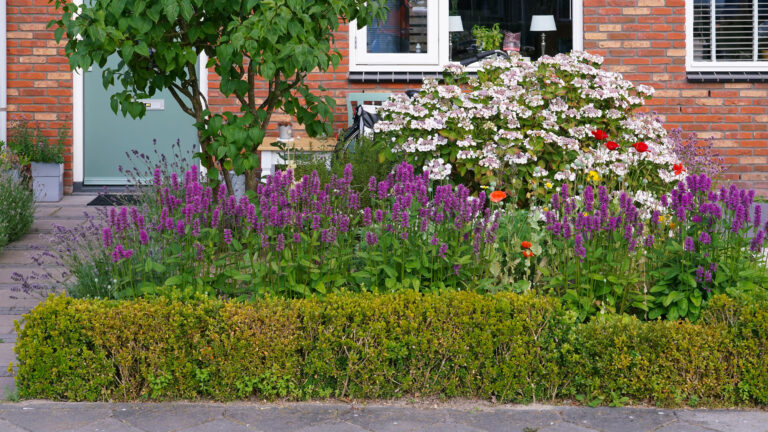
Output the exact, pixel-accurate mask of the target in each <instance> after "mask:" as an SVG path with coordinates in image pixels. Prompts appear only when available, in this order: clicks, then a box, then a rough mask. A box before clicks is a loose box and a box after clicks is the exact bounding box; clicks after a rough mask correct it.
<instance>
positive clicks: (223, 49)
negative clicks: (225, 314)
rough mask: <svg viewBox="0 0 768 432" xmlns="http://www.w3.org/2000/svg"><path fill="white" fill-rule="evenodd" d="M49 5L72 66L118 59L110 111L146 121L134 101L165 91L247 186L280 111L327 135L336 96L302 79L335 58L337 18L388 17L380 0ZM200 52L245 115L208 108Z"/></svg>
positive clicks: (128, 0)
mask: <svg viewBox="0 0 768 432" xmlns="http://www.w3.org/2000/svg"><path fill="white" fill-rule="evenodd" d="M51 2H52V3H53V4H54V5H55V6H56V7H57V8H58V9H60V10H61V12H62V14H61V16H60V18H58V19H56V20H53V21H51V23H50V24H49V25H50V26H53V27H54V28H55V35H56V39H57V40H61V39H62V38H63V37H65V36H66V45H65V50H66V54H67V56H68V57H69V64H70V67H71V68H72V69H76V68H80V69H83V70H85V69H87V68H89V67H90V66H91V65H93V64H97V65H99V66H100V67H104V66H105V65H106V62H107V59H108V58H109V57H110V56H112V55H113V54H117V55H118V56H119V58H120V62H119V63H118V65H117V66H116V67H107V68H106V69H104V71H103V76H102V78H103V84H104V87H105V88H107V89H109V88H110V87H115V93H114V94H112V95H111V100H110V104H111V107H112V110H113V111H115V112H118V111H120V112H122V114H123V115H129V116H131V117H133V118H140V117H142V116H143V115H144V114H145V112H146V107H145V106H144V104H143V103H141V102H138V100H139V99H144V98H149V97H152V96H153V95H154V94H155V93H156V92H158V91H161V90H164V89H168V90H169V91H170V92H171V94H172V95H173V97H174V99H175V100H176V102H177V103H179V105H180V106H181V108H182V109H183V110H184V112H186V113H187V114H189V115H190V116H191V117H193V118H194V121H195V125H196V127H197V128H198V136H199V138H200V145H201V152H200V159H201V161H202V164H203V166H205V167H207V168H212V167H214V166H215V165H216V163H217V162H218V163H219V164H225V165H228V164H230V163H231V164H232V165H231V166H232V169H234V171H235V172H236V173H238V174H241V173H246V175H247V176H248V177H249V180H248V183H249V184H251V185H252V184H254V178H253V177H254V176H253V171H254V170H255V169H257V168H258V167H259V161H258V157H257V154H256V149H257V148H258V146H259V145H260V144H261V143H262V141H263V139H264V136H265V133H266V129H267V125H268V124H269V121H270V119H271V116H272V114H273V113H274V112H275V110H282V111H284V112H285V113H286V114H288V115H291V116H293V117H296V119H297V121H298V122H299V123H301V124H303V125H304V126H305V128H306V131H307V133H308V134H309V135H310V136H317V135H318V134H321V133H324V132H325V133H329V134H330V132H331V124H330V123H328V122H327V121H326V120H327V119H329V118H330V117H331V115H332V112H333V107H334V106H335V102H334V100H333V99H332V98H330V97H328V96H319V95H316V94H314V93H313V92H312V90H311V89H310V87H309V86H308V85H307V84H306V82H305V79H306V77H307V74H309V73H310V72H312V71H315V70H319V71H325V70H328V69H329V68H331V67H336V66H337V65H338V64H339V62H340V60H341V53H340V52H339V51H338V50H337V49H336V48H334V46H333V42H334V40H333V32H334V31H336V30H338V28H339V25H340V20H342V21H343V20H347V21H351V20H357V25H358V27H363V26H365V25H367V24H368V23H369V22H370V21H371V20H372V19H375V18H383V16H384V14H385V8H384V6H383V4H384V3H385V2H384V1H382V0H373V1H372V0H215V1H210V0H208V1H206V0H160V1H151V0H92V1H88V0H86V2H85V4H82V5H76V4H74V3H72V2H71V1H67V0H51ZM202 53H205V54H206V55H207V57H208V62H207V64H206V66H207V67H209V68H210V67H213V68H214V70H215V71H216V73H217V74H218V75H219V76H220V77H221V83H220V90H221V92H222V93H223V94H224V95H225V96H227V97H231V96H234V97H235V98H236V100H237V101H238V102H239V104H240V111H239V112H225V113H223V114H213V113H211V112H210V110H209V107H208V102H207V100H206V98H205V97H204V95H203V93H202V92H201V91H200V76H199V73H198V69H197V68H196V64H197V61H198V58H199V56H200V54H202ZM257 80H263V81H264V82H265V83H266V86H267V89H266V90H267V92H266V96H264V94H261V95H260V94H259V92H258V91H257V84H256V82H257ZM118 84H119V85H120V86H121V87H122V88H117V85H118ZM320 90H321V91H322V90H323V89H322V88H320ZM226 171H227V170H224V174H225V179H226V180H227V183H228V185H229V183H230V182H229V177H228V176H227V175H226ZM229 186H230V188H231V185H229Z"/></svg>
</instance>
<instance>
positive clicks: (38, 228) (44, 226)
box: [30, 218, 83, 234]
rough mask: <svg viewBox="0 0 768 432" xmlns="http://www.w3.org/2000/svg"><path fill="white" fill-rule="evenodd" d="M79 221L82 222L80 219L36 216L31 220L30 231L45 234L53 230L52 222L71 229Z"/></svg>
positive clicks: (78, 223)
mask: <svg viewBox="0 0 768 432" xmlns="http://www.w3.org/2000/svg"><path fill="white" fill-rule="evenodd" d="M81 223H83V221H82V220H81V219H56V218H47V219H42V218H37V219H35V221H34V222H32V228H31V230H30V232H32V233H46V234H47V233H50V232H52V231H53V226H54V224H55V225H61V226H63V227H66V228H67V229H72V228H75V227H76V226H78V225H80V224H81Z"/></svg>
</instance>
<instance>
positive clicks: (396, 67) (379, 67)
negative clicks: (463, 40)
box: [348, 0, 584, 72]
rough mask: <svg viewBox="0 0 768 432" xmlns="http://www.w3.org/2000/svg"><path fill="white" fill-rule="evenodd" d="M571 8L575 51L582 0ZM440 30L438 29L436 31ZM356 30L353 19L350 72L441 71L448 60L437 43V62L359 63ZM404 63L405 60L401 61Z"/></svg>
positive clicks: (444, 17)
mask: <svg viewBox="0 0 768 432" xmlns="http://www.w3.org/2000/svg"><path fill="white" fill-rule="evenodd" d="M571 8H572V9H571V10H572V12H573V14H572V17H571V25H572V29H573V30H572V31H573V49H574V50H575V51H582V50H583V49H584V0H571ZM438 13H439V18H440V19H439V20H438V24H439V23H447V22H448V13H449V11H448V3H447V2H440V7H439V8H438ZM439 31H440V30H439V29H438V32H439ZM357 32H358V30H357V24H356V22H355V21H352V22H350V23H349V41H348V44H349V54H348V55H349V70H350V71H352V72H381V71H383V70H386V71H387V72H441V71H442V70H443V67H444V65H446V64H447V63H448V62H449V59H448V56H449V53H448V44H447V43H439V44H438V47H439V52H438V64H421V65H419V64H394V63H392V64H386V65H385V64H360V63H361V61H360V56H359V54H358V52H357V51H358V50H359V49H357V48H356V45H355V44H356V42H357V43H361V41H360V40H358V37H357V36H358V33H357ZM403 63H405V62H403Z"/></svg>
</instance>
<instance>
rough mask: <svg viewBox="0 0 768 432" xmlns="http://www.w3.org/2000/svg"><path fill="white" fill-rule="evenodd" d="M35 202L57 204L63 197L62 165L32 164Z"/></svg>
mask: <svg viewBox="0 0 768 432" xmlns="http://www.w3.org/2000/svg"><path fill="white" fill-rule="evenodd" d="M32 190H33V191H34V193H35V201H38V202H58V201H61V198H62V197H63V196H64V164H57V163H40V162H32Z"/></svg>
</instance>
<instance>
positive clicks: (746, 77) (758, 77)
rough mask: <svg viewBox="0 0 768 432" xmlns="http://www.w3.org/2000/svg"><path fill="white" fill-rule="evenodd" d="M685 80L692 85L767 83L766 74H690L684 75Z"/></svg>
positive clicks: (767, 76)
mask: <svg viewBox="0 0 768 432" xmlns="http://www.w3.org/2000/svg"><path fill="white" fill-rule="evenodd" d="M685 77H686V80H687V81H688V82H693V83H735V82H752V83H768V72H758V71H752V72H724V71H717V72H691V71H688V72H686V73H685Z"/></svg>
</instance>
